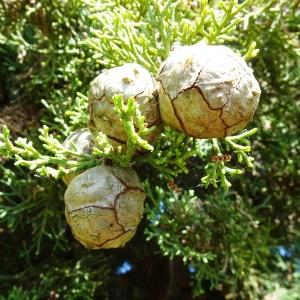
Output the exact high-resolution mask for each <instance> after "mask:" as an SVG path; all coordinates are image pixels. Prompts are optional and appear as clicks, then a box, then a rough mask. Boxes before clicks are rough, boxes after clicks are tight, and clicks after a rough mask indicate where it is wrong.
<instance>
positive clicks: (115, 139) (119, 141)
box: [106, 134, 127, 145]
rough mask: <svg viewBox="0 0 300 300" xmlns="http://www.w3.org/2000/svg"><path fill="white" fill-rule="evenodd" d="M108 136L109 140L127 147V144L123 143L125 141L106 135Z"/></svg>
mask: <svg viewBox="0 0 300 300" xmlns="http://www.w3.org/2000/svg"><path fill="white" fill-rule="evenodd" d="M106 136H107V137H108V138H109V139H112V140H113V141H115V142H117V143H120V144H124V145H126V144H127V142H125V141H123V140H120V139H118V138H116V137H114V136H112V135H109V134H106Z"/></svg>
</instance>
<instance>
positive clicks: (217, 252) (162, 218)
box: [146, 186, 271, 294]
mask: <svg viewBox="0 0 300 300" xmlns="http://www.w3.org/2000/svg"><path fill="white" fill-rule="evenodd" d="M149 188H150V187H149V186H147V190H148V195H149V198H150V199H151V204H148V206H147V217H148V221H149V226H148V228H147V229H146V235H147V237H148V239H155V240H156V241H157V244H158V245H159V247H160V249H161V251H162V253H163V254H164V255H167V256H169V257H170V258H171V259H173V258H174V257H176V256H180V257H182V259H183V262H184V263H185V264H189V265H190V266H192V267H193V268H195V273H194V274H193V277H194V279H195V281H196V284H195V290H194V292H195V294H201V293H202V292H203V290H202V287H201V282H203V280H204V279H205V280H209V282H210V285H211V287H217V286H218V285H219V284H220V282H222V283H223V284H230V285H237V284H238V281H239V280H240V281H243V280H245V279H247V278H248V276H249V272H250V271H251V269H252V268H255V267H260V268H261V269H266V265H265V262H266V260H267V259H268V256H269V255H270V253H269V249H268V246H267V245H269V244H270V242H271V241H270V240H269V230H270V227H269V226H268V225H267V224H263V223H262V222H261V220H260V219H259V217H258V216H256V217H255V210H256V209H257V208H254V207H251V204H250V203H247V202H246V201H243V199H241V198H240V197H239V196H237V195H234V194H228V195H224V194H219V193H214V194H212V195H211V196H207V197H206V198H205V199H203V200H202V199H201V198H199V197H197V196H196V195H195V192H194V191H193V190H189V191H183V192H182V193H176V192H173V191H170V190H169V191H168V190H167V189H162V188H156V189H155V191H151V190H150V191H149ZM231 272H233V273H234V274H235V276H234V278H232V277H231V276H230V273H231ZM233 280H234V281H236V282H233Z"/></svg>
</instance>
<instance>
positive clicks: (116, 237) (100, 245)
mask: <svg viewBox="0 0 300 300" xmlns="http://www.w3.org/2000/svg"><path fill="white" fill-rule="evenodd" d="M129 231H130V230H125V231H124V232H122V233H120V234H119V235H117V236H115V237H113V238H111V239H107V240H106V241H105V242H103V243H101V244H95V245H96V246H97V247H99V248H102V247H103V246H104V245H105V244H107V243H108V242H111V241H114V240H117V239H118V238H119V237H121V236H122V235H124V234H126V233H127V232H129Z"/></svg>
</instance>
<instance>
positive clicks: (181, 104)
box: [157, 43, 260, 138]
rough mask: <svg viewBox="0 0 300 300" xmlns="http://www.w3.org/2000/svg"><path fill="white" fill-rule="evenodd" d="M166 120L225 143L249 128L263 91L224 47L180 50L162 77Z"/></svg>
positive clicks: (159, 77)
mask: <svg viewBox="0 0 300 300" xmlns="http://www.w3.org/2000/svg"><path fill="white" fill-rule="evenodd" d="M157 82H158V93H159V106H160V113H161V117H162V120H163V121H164V122H165V123H166V124H167V125H169V126H170V127H171V128H173V129H176V130H180V131H183V132H185V133H186V134H187V135H190V136H193V137H197V138H221V137H225V136H228V135H232V134H234V133H235V132H237V131H239V130H241V129H242V128H244V127H245V126H246V125H247V124H248V123H249V122H250V121H251V120H252V118H253V115H254V113H255V111H256V108H257V105H258V102H259V97H260V87H259V84H258V82H257V81H256V79H255V78H254V76H253V72H252V70H251V69H250V68H249V67H248V66H247V65H246V63H245V61H244V60H243V59H242V58H241V57H240V56H238V55H237V54H236V53H234V52H233V51H232V50H231V49H229V48H228V47H225V46H210V45H205V44H204V43H198V44H195V45H193V46H182V47H176V48H175V49H174V51H172V52H171V54H170V56H169V57H168V58H167V59H166V60H165V61H164V62H163V64H162V66H161V68H160V71H159V73H158V75H157Z"/></svg>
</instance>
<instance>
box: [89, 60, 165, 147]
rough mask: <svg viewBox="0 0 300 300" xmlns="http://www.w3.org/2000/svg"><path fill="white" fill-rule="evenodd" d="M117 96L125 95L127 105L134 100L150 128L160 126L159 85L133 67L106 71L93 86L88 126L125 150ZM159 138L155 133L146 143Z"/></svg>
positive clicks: (143, 70)
mask: <svg viewBox="0 0 300 300" xmlns="http://www.w3.org/2000/svg"><path fill="white" fill-rule="evenodd" d="M114 95H122V96H123V97H124V100H125V102H126V100H127V99H128V98H129V97H134V99H135V100H136V102H137V103H138V104H139V108H140V111H141V113H142V115H143V116H144V117H145V122H146V123H147V124H148V128H149V127H152V126H154V125H155V124H157V123H159V121H160V115H159V107H158V100H157V96H156V85H155V80H154V79H153V77H152V76H151V75H150V73H149V72H148V71H147V70H146V69H144V68H143V67H142V66H140V65H138V64H134V63H133V64H125V65H123V66H121V67H115V68H112V69H109V70H106V71H104V72H103V73H101V74H100V75H98V76H97V77H96V78H95V79H94V80H93V81H92V83H91V86H90V100H89V115H90V124H89V126H90V128H91V129H92V130H94V131H98V132H99V131H100V132H103V133H105V134H106V135H107V136H108V138H110V139H111V141H112V144H113V146H122V145H123V146H124V145H125V144H126V142H127V135H126V132H125V131H124V129H123V126H122V123H121V121H120V119H119V117H118V116H117V114H116V112H115V111H114V104H113V101H112V98H113V96H114ZM157 134H158V132H157V131H155V132H154V133H152V134H150V135H149V136H148V137H147V140H148V141H149V142H151V141H152V140H154V138H155V137H156V135H157Z"/></svg>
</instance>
